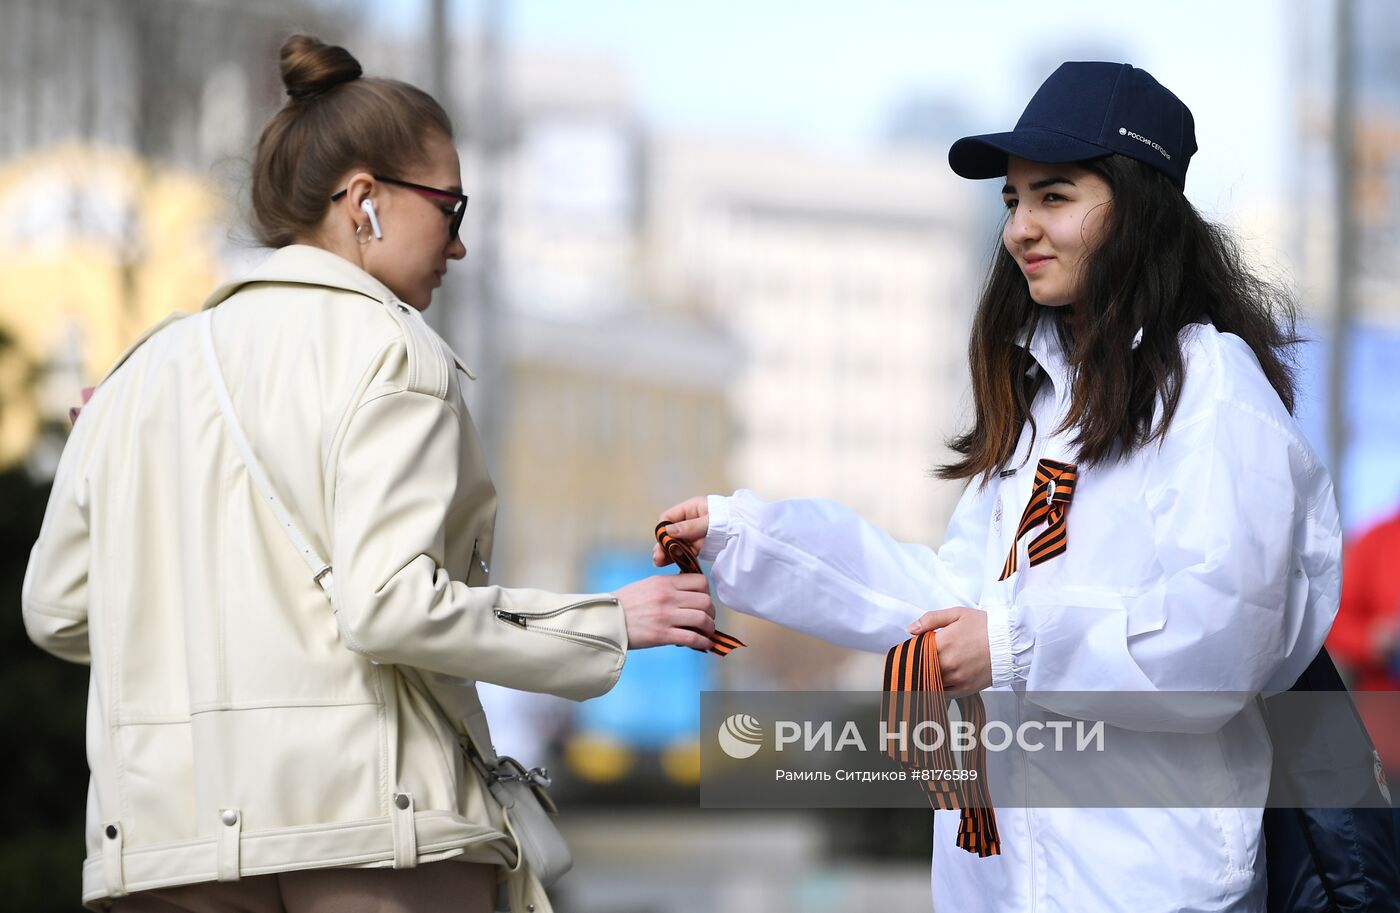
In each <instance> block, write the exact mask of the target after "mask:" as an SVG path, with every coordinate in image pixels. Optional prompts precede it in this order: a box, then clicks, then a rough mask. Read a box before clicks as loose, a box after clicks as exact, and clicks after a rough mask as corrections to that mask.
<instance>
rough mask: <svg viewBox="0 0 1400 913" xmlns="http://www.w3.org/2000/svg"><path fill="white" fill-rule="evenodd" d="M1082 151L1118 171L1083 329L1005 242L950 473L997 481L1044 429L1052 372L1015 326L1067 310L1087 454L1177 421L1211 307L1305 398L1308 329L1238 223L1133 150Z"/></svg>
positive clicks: (1081, 308) (1073, 403)
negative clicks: (1296, 361)
mask: <svg viewBox="0 0 1400 913" xmlns="http://www.w3.org/2000/svg"><path fill="white" fill-rule="evenodd" d="M1079 164H1080V166H1081V167H1083V168H1087V169H1089V170H1091V171H1093V172H1095V173H1097V174H1098V175H1100V176H1101V177H1103V178H1104V180H1106V181H1107V182H1108V184H1109V187H1110V188H1111V189H1112V191H1113V202H1112V204H1111V205H1112V210H1111V212H1110V213H1109V215H1108V218H1107V221H1106V223H1105V227H1104V234H1103V240H1102V242H1101V243H1100V244H1099V246H1098V247H1097V248H1096V249H1095V250H1094V251H1093V253H1092V254H1091V255H1090V256H1089V258H1088V260H1087V262H1086V265H1085V268H1084V291H1083V294H1082V295H1081V296H1080V299H1079V301H1078V302H1076V303H1075V304H1074V305H1073V307H1074V309H1075V318H1074V320H1073V330H1072V331H1071V329H1070V323H1069V321H1066V320H1065V319H1064V317H1063V316H1062V313H1061V312H1063V310H1064V309H1063V308H1057V309H1053V312H1052V309H1051V308H1046V307H1042V306H1041V305H1038V304H1036V303H1035V301H1034V300H1032V298H1031V296H1030V292H1029V290H1028V289H1027V286H1026V280H1025V277H1024V276H1023V275H1022V273H1021V269H1020V267H1018V266H1017V265H1016V261H1015V259H1013V258H1012V256H1011V254H1010V253H1008V252H1007V250H1006V249H1005V247H1003V246H1002V245H1001V244H998V245H997V249H996V251H995V253H994V254H993V255H992V262H991V266H990V268H989V269H988V273H987V281H986V284H985V286H984V287H983V289H982V297H981V301H980V303H979V304H978V307H977V316H976V317H975V318H974V320H973V325H972V339H971V341H970V342H969V344H968V360H969V362H970V364H971V368H972V395H973V404H974V407H975V410H976V414H975V418H974V421H973V425H972V428H971V429H969V430H968V431H967V432H965V433H963V434H960V435H958V436H956V437H954V438H952V439H951V440H950V441H949V442H948V445H949V446H950V447H951V448H952V449H953V450H954V451H955V452H957V453H958V454H961V456H962V459H960V460H955V461H954V462H952V463H949V464H947V465H944V466H940V467H938V470H937V473H936V474H937V475H938V476H939V477H940V478H944V479H968V478H972V477H973V476H978V475H980V476H982V477H983V478H982V480H983V483H984V484H985V482H986V480H987V479H988V478H990V476H991V474H992V473H993V472H995V471H997V470H999V469H1001V468H1002V467H1004V466H1006V464H1007V463H1008V462H1010V461H1011V459H1012V458H1013V457H1014V456H1015V451H1016V444H1017V441H1018V440H1019V438H1020V436H1021V429H1022V427H1023V426H1024V425H1025V423H1026V421H1027V420H1029V421H1030V422H1031V430H1032V433H1036V432H1037V431H1038V429H1036V427H1035V420H1034V418H1033V417H1032V416H1031V408H1030V407H1031V402H1032V400H1033V399H1034V398H1035V393H1036V390H1037V389H1038V387H1039V385H1040V384H1041V383H1042V382H1044V381H1043V379H1042V378H1043V375H1042V374H1041V373H1039V372H1031V373H1029V374H1028V371H1029V369H1030V368H1031V366H1032V365H1033V364H1034V360H1033V359H1032V357H1031V355H1030V353H1029V352H1028V351H1027V350H1026V349H1025V348H1022V347H1021V346H1019V345H1017V342H1016V340H1017V338H1018V337H1019V336H1020V334H1021V333H1022V332H1023V331H1025V330H1027V329H1029V331H1030V332H1031V333H1034V332H1035V331H1036V329H1037V325H1038V324H1039V323H1040V322H1041V321H1043V320H1052V321H1054V322H1055V323H1056V326H1055V327H1054V329H1055V330H1056V331H1057V332H1059V333H1060V334H1061V340H1062V341H1063V342H1064V344H1065V352H1066V353H1067V354H1068V358H1069V364H1070V370H1071V377H1072V380H1071V385H1072V392H1071V398H1070V406H1069V413H1068V416H1067V417H1066V418H1065V421H1064V424H1063V427H1062V429H1061V430H1067V429H1074V432H1075V436H1074V438H1073V444H1074V447H1075V449H1076V450H1077V453H1078V456H1077V460H1078V461H1079V462H1080V463H1082V464H1085V465H1094V464H1096V463H1103V462H1106V461H1111V460H1114V459H1118V458H1120V457H1123V456H1127V455H1129V454H1131V453H1133V452H1134V451H1135V450H1137V449H1138V448H1139V447H1142V446H1144V445H1146V444H1148V443H1150V442H1152V441H1153V440H1156V439H1159V438H1160V437H1161V436H1162V435H1163V434H1165V433H1166V430H1167V427H1168V426H1169V425H1170V424H1171V420H1172V416H1173V415H1174V414H1175V413H1176V408H1177V405H1178V403H1179V401H1180V398H1181V385H1182V381H1183V379H1184V377H1185V366H1184V365H1183V362H1182V355H1181V343H1180V340H1179V336H1178V333H1179V331H1180V330H1181V329H1182V328H1183V327H1185V326H1187V325H1188V324H1191V323H1202V322H1207V321H1208V322H1210V323H1212V324H1214V325H1215V327H1216V329H1218V330H1220V332H1222V333H1233V334H1235V335H1236V336H1239V337H1240V338H1241V339H1243V340H1244V341H1245V342H1246V343H1247V344H1248V345H1249V347H1250V349H1252V350H1253V351H1254V354H1255V356H1256V357H1257V358H1258V359H1259V364H1260V366H1261V367H1262V368H1263V369H1264V375H1265V376H1266V377H1267V378H1268V380H1269V383H1270V384H1272V385H1273V388H1274V390H1276V391H1277V392H1278V395H1279V398H1280V399H1281V400H1283V404H1284V406H1286V407H1287V408H1288V411H1289V412H1292V411H1293V399H1294V368H1293V364H1292V359H1291V356H1290V349H1289V347H1290V346H1292V345H1293V344H1294V343H1296V342H1298V341H1299V339H1298V336H1297V335H1296V309H1295V307H1294V302H1293V298H1292V296H1291V295H1290V294H1289V292H1288V291H1287V290H1286V289H1284V288H1283V287H1282V286H1280V285H1278V284H1275V283H1274V282H1271V281H1269V280H1268V279H1265V278H1263V277H1262V276H1260V275H1259V274H1257V273H1256V272H1254V271H1252V270H1251V269H1250V268H1249V267H1248V266H1246V265H1245V262H1244V258H1243V256H1242V255H1241V253H1240V250H1239V245H1238V244H1237V243H1236V241H1235V239H1234V238H1233V237H1232V236H1231V234H1230V233H1229V232H1228V231H1227V230H1226V229H1224V228H1221V227H1220V226H1218V225H1215V224H1213V223H1211V222H1209V221H1207V220H1205V219H1203V218H1202V217H1201V215H1200V213H1198V212H1197V211H1196V209H1195V207H1193V206H1192V205H1191V203H1190V201H1189V200H1187V199H1186V197H1185V196H1184V195H1183V194H1182V193H1181V191H1180V190H1178V189H1177V188H1176V187H1175V186H1174V185H1173V184H1172V183H1171V181H1170V180H1169V179H1168V178H1167V177H1166V175H1164V174H1162V173H1161V172H1160V171H1158V170H1156V169H1155V168H1152V167H1150V166H1148V165H1145V164H1143V163H1141V162H1138V161H1136V160H1134V159H1130V158H1127V157H1125V156H1121V155H1110V156H1108V157H1106V158H1101V159H1094V160H1091V161H1087V162H1081V163H1079ZM1047 312H1049V313H1047ZM1139 328H1141V330H1142V341H1141V343H1140V344H1139V345H1138V346H1137V347H1136V348H1134V347H1133V338H1134V336H1135V335H1136V334H1137V331H1138V330H1139ZM1158 402H1160V403H1161V405H1162V413H1161V420H1160V421H1159V422H1158V423H1157V424H1156V425H1155V426H1154V425H1153V421H1152V417H1153V413H1154V410H1155V408H1156V406H1157V404H1158Z"/></svg>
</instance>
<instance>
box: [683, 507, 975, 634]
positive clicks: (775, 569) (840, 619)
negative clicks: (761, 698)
mask: <svg viewBox="0 0 1400 913" xmlns="http://www.w3.org/2000/svg"><path fill="white" fill-rule="evenodd" d="M985 498H986V494H985V492H984V491H982V490H979V488H978V487H977V486H976V485H975V484H974V485H970V486H969V487H968V489H967V491H966V492H964V494H963V497H962V500H961V501H960V502H959V503H958V507H957V509H956V510H955V511H954V514H953V519H952V521H951V522H950V524H949V526H948V535H947V539H946V541H945V543H944V545H943V547H942V548H940V549H939V550H938V551H934V550H933V549H931V548H929V547H927V546H923V545H915V544H907V543H900V542H896V541H895V540H894V539H893V538H891V537H890V536H889V535H888V534H887V533H885V532H884V531H883V530H881V529H879V528H878V527H876V526H874V525H873V524H871V523H870V522H868V521H866V520H864V519H863V518H861V517H860V516H858V515H857V514H855V513H854V512H852V511H850V510H849V509H847V508H845V507H842V506H841V505H839V504H837V503H835V502H834V501H825V500H790V501H774V502H767V501H763V500H762V499H760V498H759V497H758V496H756V495H755V494H754V493H753V492H751V491H748V490H744V489H741V490H739V491H737V492H735V493H734V495H733V496H732V497H728V498H726V497H721V496H718V495H711V496H710V498H709V511H710V526H709V533H708V535H707V536H706V539H705V545H704V548H703V549H702V550H701V553H700V557H702V558H706V559H711V560H713V562H714V564H713V567H712V568H711V571H710V580H711V583H712V585H713V587H714V593H715V596H716V597H717V598H718V599H719V600H720V601H721V602H723V603H724V604H726V605H728V606H730V607H731V608H733V609H735V610H737V611H740V612H743V613H745V614H748V615H754V616H756V617H759V618H765V619H767V620H769V621H772V622H776V623H777V624H780V625H783V626H784V627H788V628H792V629H793V630H797V631H802V632H804V633H806V634H811V635H813V636H814V637H819V638H821V639H822V640H826V641H829V642H831V643H834V644H839V645H841V646H845V647H854V648H856V649H859V650H869V651H872V652H880V653H883V652H884V651H886V650H888V649H889V648H890V647H892V646H894V645H895V644H897V643H899V642H900V641H902V640H905V639H907V638H908V637H909V632H908V631H907V630H906V627H907V626H908V625H909V623H910V622H912V621H914V620H915V619H916V618H918V617H919V616H920V615H922V614H923V613H924V612H926V611H929V610H931V609H942V608H949V607H951V606H960V605H964V606H975V605H977V602H978V598H979V596H980V591H981V579H982V577H981V575H982V565H983V561H982V555H983V552H984V550H985V547H986V545H985V543H986V538H987V532H986V530H987V523H988V511H987V507H986V504H985V503H983V502H984V501H985Z"/></svg>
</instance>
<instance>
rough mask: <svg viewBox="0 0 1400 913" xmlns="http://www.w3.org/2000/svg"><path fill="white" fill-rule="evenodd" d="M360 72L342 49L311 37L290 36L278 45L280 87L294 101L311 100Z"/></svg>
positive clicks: (350, 57) (358, 75)
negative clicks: (285, 90) (280, 53)
mask: <svg viewBox="0 0 1400 913" xmlns="http://www.w3.org/2000/svg"><path fill="white" fill-rule="evenodd" d="M363 72H364V71H363V70H361V69H360V62H359V61H358V60H356V59H355V58H354V56H353V55H352V54H351V53H350V52H349V51H347V50H345V48H342V47H340V46H338V45H333V44H326V43H324V42H323V41H321V40H320V39H319V38H315V37H313V36H311V35H293V36H292V37H290V38H288V39H287V40H286V41H285V42H283V43H282V85H284V86H286V87H287V94H288V95H290V96H291V97H292V99H293V100H294V101H306V100H307V99H308V98H314V97H315V96H317V95H320V94H322V93H324V92H328V91H330V90H331V89H334V88H335V87H336V86H338V85H340V84H341V83H343V82H350V81H351V80H354V79H359V78H360V74H361V73H363Z"/></svg>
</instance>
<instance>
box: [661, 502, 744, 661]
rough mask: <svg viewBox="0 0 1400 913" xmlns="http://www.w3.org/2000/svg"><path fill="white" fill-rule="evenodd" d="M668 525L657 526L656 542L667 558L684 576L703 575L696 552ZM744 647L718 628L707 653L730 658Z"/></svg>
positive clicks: (740, 642) (663, 523) (733, 637)
mask: <svg viewBox="0 0 1400 913" xmlns="http://www.w3.org/2000/svg"><path fill="white" fill-rule="evenodd" d="M667 525H668V524H667V523H666V522H664V521H663V522H661V523H658V524H656V541H657V542H659V543H660V544H661V550H662V551H663V552H665V553H666V557H667V558H670V559H671V560H672V561H674V562H675V563H676V567H678V568H680V571H681V573H682V574H699V573H703V572H702V571H701V570H700V559H699V558H697V557H696V556H695V552H693V551H691V549H690V546H688V545H686V544H685V543H684V542H682V541H681V540H679V539H677V538H676V537H675V536H673V535H671V534H670V533H668V532H666V527H667ZM742 646H744V642H743V641H742V640H740V639H739V638H737V637H735V636H733V635H732V634H725V633H724V632H723V631H721V630H720V629H719V628H716V629H715V633H713V634H711V635H710V649H709V650H708V651H706V652H709V653H713V654H715V655H716V656H728V655H729V654H730V653H733V652H734V651H735V650H737V649H739V648H740V647H742Z"/></svg>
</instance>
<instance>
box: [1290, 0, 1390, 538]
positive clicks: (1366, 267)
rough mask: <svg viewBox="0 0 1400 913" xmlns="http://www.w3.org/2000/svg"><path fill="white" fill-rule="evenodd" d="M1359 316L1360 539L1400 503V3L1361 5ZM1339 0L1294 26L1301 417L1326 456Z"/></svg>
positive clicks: (1293, 219)
mask: <svg viewBox="0 0 1400 913" xmlns="http://www.w3.org/2000/svg"><path fill="white" fill-rule="evenodd" d="M1352 3H1353V10H1354V18H1355V22H1354V26H1355V28H1354V32H1353V35H1352V42H1353V46H1354V56H1353V58H1352V60H1351V61H1350V67H1351V71H1352V74H1353V80H1354V86H1355V90H1354V91H1355V94H1354V105H1353V108H1354V122H1355V140H1354V142H1355V146H1354V160H1353V161H1354V178H1355V196H1354V198H1353V213H1354V218H1355V220H1356V250H1355V252H1354V254H1353V256H1354V262H1355V264H1356V270H1355V273H1354V292H1353V294H1354V295H1355V317H1354V320H1353V322H1352V326H1351V338H1350V340H1349V345H1348V347H1347V350H1346V351H1347V355H1346V358H1347V365H1346V367H1345V376H1346V378H1347V381H1346V383H1347V389H1346V397H1345V403H1346V410H1347V425H1346V446H1345V452H1344V457H1343V462H1342V465H1340V466H1335V465H1334V466H1332V467H1331V469H1332V472H1333V473H1334V475H1341V476H1342V479H1343V485H1342V497H1343V503H1342V520H1343V523H1344V525H1345V526H1346V528H1347V530H1348V531H1349V532H1355V531H1357V530H1359V529H1361V528H1363V527H1365V526H1368V525H1369V524H1370V523H1371V522H1372V521H1374V520H1376V519H1378V518H1379V517H1381V516H1384V515H1386V514H1388V513H1390V512H1392V511H1394V510H1395V508H1396V506H1397V505H1400V458H1397V456H1396V455H1397V454H1400V398H1397V397H1396V395H1395V391H1396V389H1397V388H1400V369H1397V367H1396V366H1397V364H1400V5H1397V4H1395V3H1393V2H1389V0H1352ZM1335 9H1336V6H1335V3H1330V2H1329V3H1302V4H1298V5H1297V12H1298V15H1297V16H1296V17H1294V18H1292V19H1291V20H1290V21H1291V22H1292V23H1293V31H1292V35H1291V37H1292V47H1293V60H1294V64H1295V66H1294V68H1293V74H1294V80H1295V82H1294V86H1293V93H1294V100H1295V108H1294V116H1295V127H1296V132H1295V134H1294V136H1295V139H1296V143H1295V154H1294V156H1293V158H1292V163H1291V165H1292V170H1291V174H1290V179H1289V187H1288V188H1287V193H1286V194H1285V196H1286V199H1288V200H1290V201H1291V207H1290V210H1289V213H1290V222H1289V224H1290V227H1291V228H1292V235H1293V247H1294V249H1295V250H1296V251H1297V255H1296V259H1297V262H1298V263H1299V264H1300V273H1299V276H1298V279H1299V285H1300V286H1301V288H1302V295H1303V304H1304V311H1305V313H1306V315H1307V316H1308V317H1309V318H1310V319H1311V320H1312V321H1314V322H1312V323H1310V324H1309V325H1308V326H1307V327H1306V328H1305V331H1306V335H1307V336H1309V337H1310V338H1311V340H1312V341H1311V344H1310V345H1308V346H1306V347H1305V349H1304V352H1303V354H1302V358H1301V362H1302V367H1303V371H1304V374H1303V383H1302V385H1301V389H1302V392H1303V397H1302V403H1301V405H1300V408H1299V417H1300V421H1301V422H1302V424H1303V427H1304V430H1305V431H1307V432H1308V436H1309V438H1310V439H1311V440H1312V442H1313V444H1314V446H1315V447H1317V448H1318V450H1319V452H1321V453H1327V451H1328V446H1327V443H1328V442H1327V429H1326V418H1327V414H1326V405H1325V404H1326V378H1327V353H1328V337H1330V335H1331V326H1330V323H1329V321H1330V320H1331V318H1332V315H1333V314H1334V313H1335V307H1336V295H1335V290H1336V226H1335V217H1336V204H1335V198H1334V187H1335V184H1334V181H1335V169H1334V167H1333V154H1334V151H1333V146H1332V140H1333V137H1332V130H1333V124H1332V109H1333V94H1334V89H1335V86H1336V79H1335V77H1336V60H1335V47H1336V45H1335V41H1336V15H1335Z"/></svg>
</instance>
